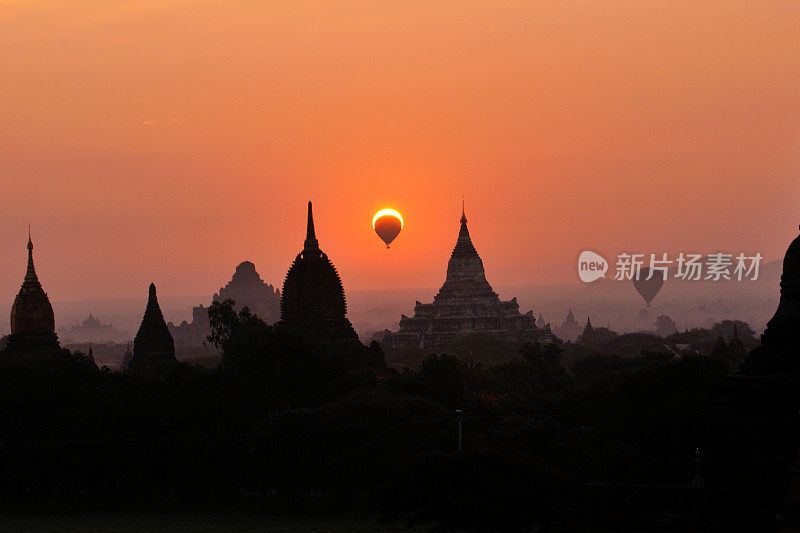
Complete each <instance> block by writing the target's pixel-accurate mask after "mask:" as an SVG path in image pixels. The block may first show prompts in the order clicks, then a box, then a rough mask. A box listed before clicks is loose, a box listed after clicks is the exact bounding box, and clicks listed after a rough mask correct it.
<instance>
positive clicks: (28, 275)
mask: <svg viewBox="0 0 800 533" xmlns="http://www.w3.org/2000/svg"><path fill="white" fill-rule="evenodd" d="M25 281H29V282H34V283H38V282H39V278H38V277H37V276H36V270H35V269H34V267H33V241H32V240H31V226H30V224H28V269H27V270H26V272H25Z"/></svg>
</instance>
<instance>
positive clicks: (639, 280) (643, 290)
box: [633, 267, 664, 307]
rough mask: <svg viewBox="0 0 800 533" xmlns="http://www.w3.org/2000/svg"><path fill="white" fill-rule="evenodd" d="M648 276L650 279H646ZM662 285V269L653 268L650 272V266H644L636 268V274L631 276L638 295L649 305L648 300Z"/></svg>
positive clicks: (653, 296)
mask: <svg viewBox="0 0 800 533" xmlns="http://www.w3.org/2000/svg"><path fill="white" fill-rule="evenodd" d="M647 278H650V279H647ZM662 285H664V271H663V270H654V271H653V273H652V274H650V268H649V267H644V268H640V269H639V270H638V275H637V276H634V278H633V286H634V287H636V290H637V291H639V295H640V296H641V297H642V299H643V300H644V301H645V303H647V307H650V302H652V301H653V298H655V297H656V294H658V291H660V290H661V286H662Z"/></svg>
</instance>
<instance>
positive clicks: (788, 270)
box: [781, 235, 800, 285]
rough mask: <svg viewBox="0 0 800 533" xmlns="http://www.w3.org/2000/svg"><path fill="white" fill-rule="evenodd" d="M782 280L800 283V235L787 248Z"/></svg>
mask: <svg viewBox="0 0 800 533" xmlns="http://www.w3.org/2000/svg"><path fill="white" fill-rule="evenodd" d="M781 282H792V283H800V235H799V236H797V237H796V238H795V239H794V240H793V241H792V243H791V244H790V245H789V247H788V248H787V249H786V255H784V257H783V275H781ZM781 285H783V283H782V284H781Z"/></svg>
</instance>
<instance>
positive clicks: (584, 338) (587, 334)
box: [570, 311, 594, 344]
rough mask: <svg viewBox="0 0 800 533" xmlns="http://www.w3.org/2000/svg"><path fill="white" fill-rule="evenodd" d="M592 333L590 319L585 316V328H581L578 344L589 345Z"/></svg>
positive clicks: (592, 328) (592, 327)
mask: <svg viewBox="0 0 800 533" xmlns="http://www.w3.org/2000/svg"><path fill="white" fill-rule="evenodd" d="M570 312H571V311H570ZM592 333H594V326H592V319H591V318H589V317H588V316H587V317H586V326H585V327H584V328H583V333H581V337H580V343H581V344H589V343H591V342H592Z"/></svg>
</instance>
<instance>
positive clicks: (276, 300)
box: [214, 261, 281, 324]
mask: <svg viewBox="0 0 800 533" xmlns="http://www.w3.org/2000/svg"><path fill="white" fill-rule="evenodd" d="M228 298H230V299H232V300H233V301H234V302H236V309H241V308H242V307H247V308H248V309H250V311H251V312H252V313H253V314H255V315H258V316H259V317H260V318H261V319H262V320H264V321H265V322H267V323H268V324H273V323H275V322H277V321H278V320H280V317H281V295H280V293H279V292H278V291H277V290H275V287H273V286H272V285H269V284H267V283H265V282H264V280H262V279H261V276H259V275H258V272H256V266H255V265H254V264H253V263H251V262H250V261H244V262H242V263H240V264H239V266H237V267H236V271H235V272H234V273H233V278H231V280H230V281H229V282H228V284H227V285H225V286H224V287H222V288H221V289H220V290H219V292H218V293H217V294H215V295H214V301H215V302H221V301H223V300H226V299H228Z"/></svg>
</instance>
